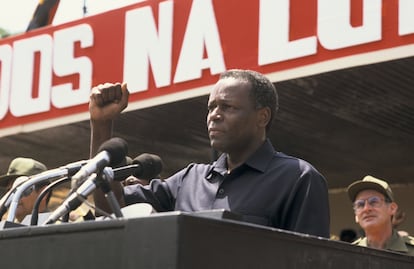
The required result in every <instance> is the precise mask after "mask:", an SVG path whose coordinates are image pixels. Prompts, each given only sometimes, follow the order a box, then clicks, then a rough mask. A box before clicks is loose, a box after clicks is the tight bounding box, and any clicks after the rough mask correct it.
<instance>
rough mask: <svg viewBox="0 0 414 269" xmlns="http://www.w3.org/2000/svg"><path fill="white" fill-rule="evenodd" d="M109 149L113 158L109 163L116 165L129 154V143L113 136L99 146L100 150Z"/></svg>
mask: <svg viewBox="0 0 414 269" xmlns="http://www.w3.org/2000/svg"><path fill="white" fill-rule="evenodd" d="M102 151H107V152H108V153H109V156H111V160H110V163H109V165H110V166H116V165H117V164H119V163H121V162H122V161H123V160H124V159H125V156H126V155H127V154H128V143H127V142H126V141H125V140H124V139H122V138H119V137H113V138H111V139H109V140H107V141H105V142H104V143H102V145H101V146H100V147H99V149H98V152H102Z"/></svg>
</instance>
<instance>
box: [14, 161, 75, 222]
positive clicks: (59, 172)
mask: <svg viewBox="0 0 414 269" xmlns="http://www.w3.org/2000/svg"><path fill="white" fill-rule="evenodd" d="M66 175H67V170H65V169H60V168H57V169H52V170H49V171H45V172H43V173H40V174H37V175H35V176H32V177H30V178H29V180H27V181H25V182H23V183H22V184H21V185H20V186H18V187H17V188H16V192H15V193H14V195H13V197H12V201H11V203H10V209H9V214H8V215H7V221H10V222H14V218H15V216H16V210H17V207H18V205H19V200H20V198H21V196H22V194H23V192H24V191H25V190H26V189H28V188H29V187H31V186H32V185H35V184H37V183H41V182H44V181H50V180H52V179H55V178H61V177H63V176H66Z"/></svg>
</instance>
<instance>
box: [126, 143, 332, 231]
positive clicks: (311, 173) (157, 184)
mask: <svg viewBox="0 0 414 269" xmlns="http://www.w3.org/2000/svg"><path fill="white" fill-rule="evenodd" d="M226 158H227V155H226V154H223V155H221V156H220V157H219V159H218V160H217V161H216V162H214V163H212V164H195V163H192V164H190V165H188V166H187V167H186V168H184V169H182V170H181V171H179V172H177V173H176V174H174V175H173V176H171V177H169V178H167V179H165V180H160V179H154V180H152V181H151V184H150V185H148V186H141V185H130V186H126V187H125V188H124V194H125V201H126V204H127V205H129V204H133V203H139V202H147V203H150V204H152V206H153V207H154V209H155V210H156V211H158V212H163V211H174V210H178V211H185V212H195V211H201V210H209V209H226V210H229V211H231V212H233V213H236V214H239V215H241V216H242V217H243V219H244V220H245V221H247V222H251V223H256V224H261V225H267V226H271V227H274V228H279V229H285V230H290V231H295V232H300V233H306V234H311V235H316V236H323V237H329V222H330V216H329V201H328V188H327V184H326V180H325V179H324V177H323V176H322V175H321V174H320V173H319V172H318V171H317V170H316V169H315V168H314V167H313V166H312V165H310V164H309V163H308V162H306V161H304V160H301V159H298V158H294V157H291V156H287V155H285V154H283V153H280V152H276V151H275V150H274V148H273V146H272V144H271V143H270V141H269V140H266V142H265V143H264V144H263V145H262V146H261V147H260V148H259V149H258V150H257V151H256V152H255V153H254V154H253V155H252V156H251V157H250V158H249V159H248V160H247V161H246V162H245V163H244V164H243V165H241V166H239V167H237V168H235V169H234V170H233V171H231V173H227V163H226Z"/></svg>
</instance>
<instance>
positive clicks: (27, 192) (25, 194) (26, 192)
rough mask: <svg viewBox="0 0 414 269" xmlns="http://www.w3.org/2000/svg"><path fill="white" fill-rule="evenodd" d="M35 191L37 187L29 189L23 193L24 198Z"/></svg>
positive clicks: (33, 186)
mask: <svg viewBox="0 0 414 269" xmlns="http://www.w3.org/2000/svg"><path fill="white" fill-rule="evenodd" d="M34 190H35V185H32V186H30V188H27V189H25V190H24V191H23V193H22V196H23V197H27V196H29V195H30V194H32V192H33V191H34Z"/></svg>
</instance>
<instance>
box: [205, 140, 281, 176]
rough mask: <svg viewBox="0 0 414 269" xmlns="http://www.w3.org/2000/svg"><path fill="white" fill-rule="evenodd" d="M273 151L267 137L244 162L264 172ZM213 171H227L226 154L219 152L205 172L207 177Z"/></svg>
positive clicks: (220, 172)
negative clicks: (208, 169) (215, 159)
mask: <svg viewBox="0 0 414 269" xmlns="http://www.w3.org/2000/svg"><path fill="white" fill-rule="evenodd" d="M274 153H275V150H274V148H273V146H272V143H271V142H270V140H269V139H266V141H265V142H264V143H263V144H262V145H261V146H260V147H259V148H258V149H257V150H256V152H255V153H253V154H252V155H251V156H250V157H249V158H248V159H247V160H246V162H245V163H244V164H246V165H248V166H250V167H251V168H253V169H256V170H258V171H261V172H265V171H266V168H267V167H268V164H269V162H270V161H271V160H272V156H273V154H274ZM213 171H215V172H217V173H219V174H222V175H224V174H225V173H227V154H221V155H220V157H219V158H218V159H217V161H215V162H214V163H213V165H212V167H211V169H210V171H209V172H208V173H207V177H209V176H210V175H211V173H212V172H213Z"/></svg>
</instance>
